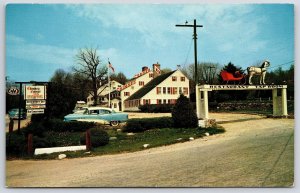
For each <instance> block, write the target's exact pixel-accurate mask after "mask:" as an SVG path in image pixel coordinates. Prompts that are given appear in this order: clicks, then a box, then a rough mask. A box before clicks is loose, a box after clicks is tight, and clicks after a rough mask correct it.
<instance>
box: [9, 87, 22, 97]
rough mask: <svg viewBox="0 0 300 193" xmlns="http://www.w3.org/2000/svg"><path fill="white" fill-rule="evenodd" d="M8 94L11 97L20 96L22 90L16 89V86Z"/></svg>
mask: <svg viewBox="0 0 300 193" xmlns="http://www.w3.org/2000/svg"><path fill="white" fill-rule="evenodd" d="M7 94H9V95H19V94H20V89H19V88H17V87H15V86H12V87H10V88H9V89H7Z"/></svg>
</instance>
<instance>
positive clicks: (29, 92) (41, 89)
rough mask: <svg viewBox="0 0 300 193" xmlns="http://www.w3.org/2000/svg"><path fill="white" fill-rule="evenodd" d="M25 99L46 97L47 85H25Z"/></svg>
mask: <svg viewBox="0 0 300 193" xmlns="http://www.w3.org/2000/svg"><path fill="white" fill-rule="evenodd" d="M24 97H25V100H27V99H42V100H44V99H46V86H25V94H24Z"/></svg>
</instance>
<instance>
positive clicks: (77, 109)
mask: <svg viewBox="0 0 300 193" xmlns="http://www.w3.org/2000/svg"><path fill="white" fill-rule="evenodd" d="M87 108H88V107H77V108H75V109H74V110H73V114H83V113H84V112H85V110H86V109H87Z"/></svg>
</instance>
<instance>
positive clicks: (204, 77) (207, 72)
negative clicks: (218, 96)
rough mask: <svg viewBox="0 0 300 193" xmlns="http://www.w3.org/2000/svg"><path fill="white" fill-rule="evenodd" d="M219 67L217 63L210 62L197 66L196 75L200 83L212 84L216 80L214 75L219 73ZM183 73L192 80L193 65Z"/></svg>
mask: <svg viewBox="0 0 300 193" xmlns="http://www.w3.org/2000/svg"><path fill="white" fill-rule="evenodd" d="M220 68H221V67H220V65H219V64H218V63H212V62H203V63H200V64H198V75H199V77H198V78H199V80H200V83H209V84H212V83H214V82H215V80H216V74H217V73H218V72H219V71H220ZM183 71H184V72H185V73H186V74H187V76H188V77H189V78H190V79H191V80H193V79H194V74H195V65H194V64H190V65H189V66H187V67H186V68H184V69H183Z"/></svg>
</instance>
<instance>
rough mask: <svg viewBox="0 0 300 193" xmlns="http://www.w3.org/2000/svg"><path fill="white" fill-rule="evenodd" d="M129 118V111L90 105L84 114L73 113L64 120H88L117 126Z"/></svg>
mask: <svg viewBox="0 0 300 193" xmlns="http://www.w3.org/2000/svg"><path fill="white" fill-rule="evenodd" d="M127 120H128V114H127V113H117V112H115V111H114V110H112V109H110V108H105V107H88V108H87V109H86V110H85V111H84V113H83V114H78V113H73V114H69V115H66V116H65V117H64V121H87V122H95V123H99V124H110V125H111V126H117V125H119V123H122V122H126V121H127Z"/></svg>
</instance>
